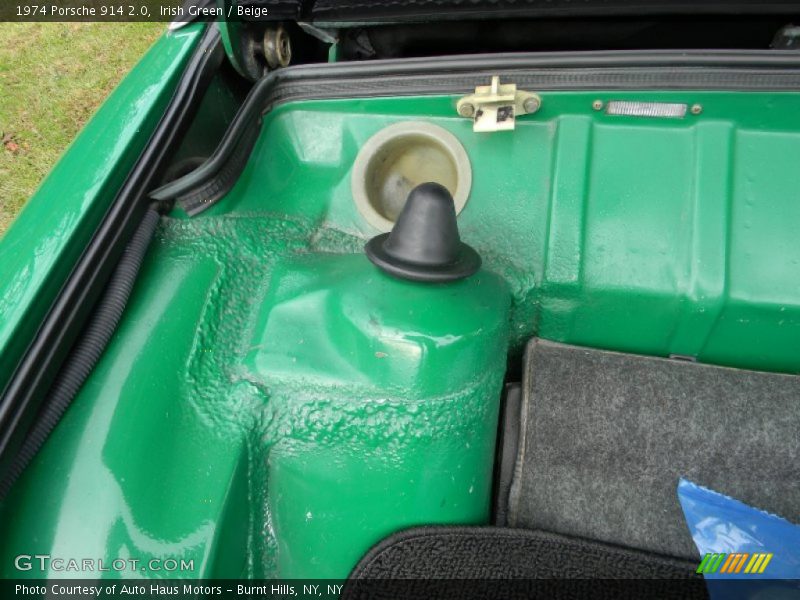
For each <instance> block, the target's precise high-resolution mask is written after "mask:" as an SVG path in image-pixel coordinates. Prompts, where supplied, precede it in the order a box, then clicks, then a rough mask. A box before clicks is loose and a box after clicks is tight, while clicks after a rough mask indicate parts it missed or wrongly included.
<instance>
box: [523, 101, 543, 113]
mask: <svg viewBox="0 0 800 600" xmlns="http://www.w3.org/2000/svg"><path fill="white" fill-rule="evenodd" d="M540 106H541V102H540V101H539V99H538V98H527V99H526V100H525V102H523V103H522V108H523V109H524V110H525V112H526V113H535V112H536V111H537V110H539V107H540Z"/></svg>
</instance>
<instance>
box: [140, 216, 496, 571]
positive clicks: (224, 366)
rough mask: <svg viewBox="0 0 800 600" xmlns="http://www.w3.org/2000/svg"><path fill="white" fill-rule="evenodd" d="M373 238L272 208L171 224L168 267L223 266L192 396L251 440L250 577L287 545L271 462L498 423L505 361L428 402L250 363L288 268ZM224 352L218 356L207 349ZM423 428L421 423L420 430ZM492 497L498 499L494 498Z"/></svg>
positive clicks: (214, 422) (383, 450) (212, 419)
mask: <svg viewBox="0 0 800 600" xmlns="http://www.w3.org/2000/svg"><path fill="white" fill-rule="evenodd" d="M363 243H364V242H363V239H361V238H358V237H356V236H352V235H350V234H347V233H344V232H341V231H338V230H336V229H332V228H329V227H326V226H325V225H323V224H320V223H314V222H311V221H309V220H305V219H302V218H292V217H287V216H286V215H274V214H266V213H249V214H241V215H236V216H224V217H205V216H204V217H202V218H197V219H192V220H183V219H174V218H165V219H162V222H161V225H160V226H159V229H158V232H157V237H156V243H155V245H156V246H157V247H158V251H159V253H160V255H159V257H158V259H159V260H161V261H164V260H169V261H188V262H190V263H195V262H201V261H206V260H208V259H212V260H213V262H214V263H215V264H216V265H217V275H216V277H215V278H214V279H213V282H212V283H211V285H210V287H209V288H208V290H206V291H205V298H204V299H203V301H202V304H203V309H202V316H201V319H200V322H199V324H198V329H197V331H196V332H195V334H194V335H195V339H194V343H193V351H192V353H191V356H190V357H189V359H188V361H187V363H186V365H185V367H184V368H185V369H186V371H187V379H186V383H185V386H184V389H183V390H182V394H181V395H182V396H183V397H184V398H185V400H186V402H188V403H189V404H190V405H191V407H192V409H193V411H194V412H195V414H197V415H198V416H199V417H200V418H201V420H202V421H204V422H205V424H206V426H207V427H208V428H209V430H211V431H217V432H220V433H221V432H227V433H228V434H229V435H233V436H237V435H243V436H244V437H245V438H246V439H247V456H248V458H247V460H248V462H249V465H248V467H247V477H248V479H249V482H250V483H249V486H248V488H249V489H248V496H249V499H248V502H247V509H248V510H249V511H250V515H249V516H248V521H249V523H250V526H249V528H250V533H249V535H248V544H247V545H248V548H247V550H246V554H247V557H248V560H247V562H248V566H247V576H248V577H256V578H263V577H275V576H278V575H280V572H279V565H278V562H277V558H278V556H279V553H280V550H279V539H278V537H279V536H278V535H277V534H278V532H277V529H276V528H277V526H278V524H277V523H276V522H275V515H274V514H273V508H272V506H271V501H270V497H269V493H270V481H269V479H270V476H269V465H270V464H271V463H274V462H276V461H284V460H286V459H287V457H292V456H296V455H299V454H300V455H301V454H302V453H303V452H308V451H309V450H310V449H315V451H317V452H320V451H324V450H325V449H326V448H328V447H329V446H330V444H332V443H336V444H344V445H345V446H348V447H350V449H351V451H352V452H353V453H354V454H359V455H360V456H363V455H364V453H365V452H370V453H372V454H373V455H374V457H375V461H376V464H377V463H381V462H386V463H387V464H392V463H393V461H394V463H397V461H398V460H399V459H400V458H401V457H403V456H404V455H405V454H407V453H408V452H409V446H417V447H426V446H435V445H436V444H437V443H438V442H439V441H440V440H441V438H442V435H441V433H442V432H443V431H446V430H447V428H448V427H452V426H453V425H452V423H453V417H454V415H458V421H459V422H460V423H464V424H469V426H467V425H464V427H465V428H466V429H469V430H473V431H477V430H479V429H480V428H481V427H482V425H483V424H485V423H487V422H492V418H496V415H494V416H493V415H489V414H487V409H486V406H485V403H482V402H479V401H478V400H479V399H480V398H482V397H491V396H494V395H496V394H498V393H499V392H498V391H497V390H498V389H499V388H500V386H501V379H502V374H503V368H502V367H503V363H504V357H498V362H499V365H498V368H495V369H494V370H493V371H492V373H491V376H478V377H476V378H475V380H474V381H473V382H471V386H470V389H468V390H464V391H459V392H455V393H451V394H446V395H441V396H438V397H428V398H425V399H424V401H423V400H420V401H412V402H409V401H408V399H401V398H399V397H395V396H393V394H392V393H391V392H390V391H388V390H379V389H375V388H374V387H371V386H358V385H347V386H342V385H326V384H324V383H320V382H317V381H312V380H309V379H290V380H287V379H285V378H282V377H280V376H278V377H274V378H273V377H261V376H258V375H256V374H255V373H253V372H252V371H251V370H249V369H248V368H247V367H246V366H245V365H244V364H243V363H244V362H245V361H244V358H245V356H246V355H247V353H248V352H250V351H252V349H253V347H252V345H251V343H250V340H251V339H252V338H253V337H254V336H253V329H254V327H255V323H256V320H257V319H256V315H257V313H258V311H259V310H260V309H261V305H262V303H263V302H264V298H265V296H267V294H268V291H269V288H270V287H271V283H272V279H271V275H272V273H273V270H274V267H275V265H276V262H277V261H280V260H283V259H284V258H286V257H289V256H293V255H298V254H306V253H309V252H311V253H331V254H357V253H360V252H362V251H363ZM209 348H213V352H209V351H208V349H209ZM421 424H422V426H420V425H421ZM487 502H488V501H487Z"/></svg>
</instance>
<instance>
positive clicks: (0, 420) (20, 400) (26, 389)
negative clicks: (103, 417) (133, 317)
mask: <svg viewBox="0 0 800 600" xmlns="http://www.w3.org/2000/svg"><path fill="white" fill-rule="evenodd" d="M224 56H225V53H224V49H223V46H222V43H221V38H220V35H219V32H218V30H217V29H216V28H214V27H210V28H208V29H207V31H206V33H205V34H204V36H203V38H202V39H201V40H200V42H199V44H198V47H197V48H196V49H195V51H194V54H193V55H192V57H191V59H190V62H189V64H188V65H187V67H186V70H185V71H184V74H183V75H182V77H181V79H180V81H179V82H178V85H177V88H176V90H175V93H174V94H173V97H172V99H171V100H170V103H169V105H168V106H167V109H166V111H165V113H164V115H163V117H162V118H161V121H160V122H159V124H158V125H157V127H156V130H155V132H154V133H153V135H152V137H151V138H150V141H149V142H148V143H147V146H146V147H145V149H144V150H143V151H142V154H141V155H140V157H139V159H138V161H137V163H136V164H135V165H134V167H133V169H132V171H131V173H130V174H129V175H128V178H127V179H126V181H125V183H124V184H123V186H122V188H121V189H120V191H119V193H118V194H117V196H116V198H115V199H114V201H113V202H112V203H111V205H110V207H109V209H108V211H107V213H106V215H105V217H104V218H103V220H102V222H101V223H100V225H99V226H98V229H97V230H96V232H95V234H94V236H93V238H92V240H91V241H90V242H89V245H88V246H87V247H86V249H85V250H84V252H83V254H82V255H81V258H80V259H79V261H78V262H77V264H76V265H75V267H74V268H73V270H72V273H71V274H70V276H69V277H68V278H67V281H66V282H65V283H64V285H63V287H62V289H61V291H60V293H59V295H58V296H57V298H56V299H55V301H54V302H53V304H52V306H51V308H50V310H49V312H48V314H47V316H46V317H45V319H44V321H43V322H42V324H41V326H40V328H39V331H38V332H37V335H36V337H35V338H34V339H33V341H32V343H31V345H30V346H29V348H28V350H27V352H26V353H25V355H24V356H23V357H22V359H21V361H20V362H19V364H18V365H17V368H16V370H15V371H14V374H13V375H12V377H11V379H10V380H9V382H8V384H7V385H6V388H5V390H4V391H3V394H2V396H0V476H2V475H3V474H5V473H6V471H7V470H8V468H9V465H10V462H11V461H12V460H13V458H14V456H15V455H16V453H17V451H18V449H19V447H20V445H21V444H22V442H23V439H24V436H25V434H26V433H27V430H28V428H29V427H30V425H31V423H32V421H33V420H34V418H35V416H36V414H37V413H38V412H39V411H40V408H41V406H40V405H41V403H42V402H43V400H44V398H45V396H46V394H47V392H48V390H49V388H50V386H51V385H52V383H53V381H54V380H55V377H56V374H57V373H58V371H59V369H60V368H61V365H62V363H63V361H64V359H65V358H66V356H67V355H68V353H69V352H70V349H71V348H72V346H73V344H74V343H75V340H76V339H77V338H78V336H79V334H80V332H81V330H82V328H83V326H84V324H85V322H86V319H87V318H88V316H89V314H90V313H91V311H92V309H93V307H94V305H95V303H96V301H97V299H98V298H99V296H100V294H101V293H102V291H103V289H104V287H105V284H106V282H107V281H108V278H109V277H110V275H111V272H112V271H113V269H114V267H115V265H116V264H117V263H118V261H119V259H120V256H121V255H122V252H123V250H124V248H125V246H126V245H127V243H128V241H129V240H130V238H131V236H132V235H133V232H134V230H135V229H136V227H137V225H138V223H139V222H141V220H142V218H143V216H144V214H145V212H146V210H147V208H148V206H149V204H150V202H149V201H148V200H147V198H146V193H147V191H148V190H149V189H151V188H152V186H153V184H154V183H155V182H156V177H157V175H158V173H159V170H160V169H161V168H162V167H163V164H164V162H165V161H166V160H167V159H168V158H169V157H170V156H171V154H172V152H173V151H174V149H175V148H176V147H177V144H178V143H179V141H180V139H181V137H182V136H183V134H184V133H185V131H186V129H187V128H188V126H189V124H190V123H191V120H192V118H194V115H195V114H196V112H197V109H198V107H199V103H200V100H201V99H202V96H203V92H204V91H205V90H206V89H207V88H208V85H209V84H210V82H211V80H212V78H213V76H214V75H215V74H216V72H217V71H218V69H219V66H220V65H221V64H222V61H223V59H224Z"/></svg>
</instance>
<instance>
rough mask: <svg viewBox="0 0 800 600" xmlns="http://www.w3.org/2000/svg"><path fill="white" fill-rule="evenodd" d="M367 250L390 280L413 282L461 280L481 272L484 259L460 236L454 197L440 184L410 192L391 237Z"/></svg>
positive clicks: (383, 236)
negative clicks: (389, 276) (478, 271)
mask: <svg viewBox="0 0 800 600" xmlns="http://www.w3.org/2000/svg"><path fill="white" fill-rule="evenodd" d="M365 250H366V252H367V256H368V257H369V259H370V260H371V261H372V262H373V263H375V264H376V265H377V266H378V267H380V268H381V269H383V270H384V271H386V272H387V273H389V274H390V275H394V276H395V277H401V278H403V279H411V280H414V281H428V282H437V281H453V280H456V279H463V278H464V277H469V276H470V275H472V274H473V273H475V272H476V271H477V270H478V269H479V268H480V266H481V257H480V256H479V255H478V253H477V252H476V251H475V250H474V249H473V248H471V247H470V246H467V245H466V244H465V243H463V242H462V241H461V238H460V237H459V235H458V224H457V223H456V208H455V204H453V197H452V196H451V195H450V192H448V191H447V188H445V187H444V186H441V185H439V184H438V183H423V184H421V185H418V186H417V187H415V188H414V189H413V190H411V193H410V194H409V195H408V200H407V201H406V205H405V207H404V208H403V211H402V212H401V213H400V216H399V217H397V222H396V223H395V225H394V229H392V231H391V233H384V234H381V235H378V236H376V237H374V238H372V239H371V240H370V241H369V242H367V245H366V246H365Z"/></svg>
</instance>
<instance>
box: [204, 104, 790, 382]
mask: <svg viewBox="0 0 800 600" xmlns="http://www.w3.org/2000/svg"><path fill="white" fill-rule="evenodd" d="M542 98H543V105H542V109H541V110H540V111H539V112H538V113H536V114H535V115H531V116H527V117H523V118H521V119H519V120H518V121H517V129H516V130H515V131H514V132H500V133H496V134H476V133H473V132H472V129H471V124H470V122H469V121H468V120H466V119H460V118H458V117H456V116H455V111H454V108H453V107H454V104H455V101H456V100H457V98H455V97H430V98H420V99H414V100H409V99H404V98H397V99H372V100H363V101H359V102H348V101H325V102H306V103H296V104H292V105H289V106H284V107H281V108H280V109H278V110H277V111H275V112H274V113H273V114H272V115H271V116H270V117H269V118H268V119H267V121H266V123H265V130H264V134H263V135H262V137H261V140H260V142H259V145H258V146H257V147H256V150H255V152H254V154H253V157H252V159H251V161H250V163H249V167H248V169H247V171H246V172H245V174H244V176H243V177H242V179H241V180H240V182H239V185H238V186H237V187H236V188H235V189H234V190H233V192H232V193H231V194H230V195H229V196H228V197H227V198H226V199H225V201H224V202H222V203H220V204H219V205H218V206H217V207H215V208H214V209H212V210H213V214H217V215H220V214H225V213H227V212H230V211H237V212H238V211H241V212H244V213H253V212H260V211H265V212H281V213H284V212H285V213H290V214H301V215H304V216H305V217H307V218H310V219H313V220H318V221H319V222H320V223H321V224H323V223H324V227H325V228H326V229H332V230H338V231H343V232H347V233H350V234H353V235H356V236H364V237H368V236H370V235H372V234H374V233H375V231H374V230H373V229H372V228H371V227H370V226H369V225H368V224H367V223H366V222H365V221H364V220H363V219H362V218H361V216H360V215H359V214H358V212H357V211H356V210H355V208H354V206H353V202H352V200H351V195H350V182H349V175H350V169H351V167H352V163H353V160H354V158H355V156H356V154H357V153H358V149H359V148H360V147H361V145H363V143H364V142H365V141H366V140H367V139H368V138H369V137H370V136H371V135H372V134H374V133H375V132H377V131H378V130H380V129H381V128H382V127H384V126H386V125H388V124H391V123H394V122H397V121H400V120H404V119H409V118H414V119H416V118H424V119H426V120H430V121H432V122H434V123H436V124H438V125H440V126H442V127H444V128H445V129H448V130H449V131H451V132H452V133H453V134H454V135H456V137H458V138H459V140H460V141H461V142H462V144H463V145H464V147H465V148H466V150H467V153H468V154H469V157H470V161H471V163H472V168H473V186H472V192H471V194H470V199H469V203H468V205H467V207H466V209H465V210H464V212H463V213H462V214H461V216H460V217H459V223H460V226H461V229H462V233H463V235H464V237H465V238H466V239H467V240H469V242H470V243H471V244H473V245H474V246H476V247H477V248H478V250H479V251H480V252H481V254H482V255H483V256H484V259H485V262H486V264H487V266H488V268H490V269H491V270H494V271H496V272H498V273H501V274H503V275H504V276H505V277H506V279H507V280H508V282H509V283H510V285H511V287H512V289H513V290H514V300H515V302H514V307H513V312H514V331H515V335H514V344H513V347H514V348H515V349H516V350H517V351H519V350H521V347H522V342H523V341H524V340H525V339H527V338H529V337H530V336H532V335H539V336H541V337H545V338H549V339H553V340H557V341H563V342H569V343H575V344H580V345H587V346H595V347H602V348H609V349H617V350H623V351H630V352H640V353H646V354H654V355H662V356H666V355H670V354H680V355H687V356H695V357H697V358H698V360H701V361H703V362H709V363H716V364H722V365H730V366H737V367H747V368H755V369H764V370H772V371H785V372H800V283H799V282H800V246H798V244H797V243H796V234H795V229H796V225H797V223H798V222H799V221H798V218H799V217H800V215H799V214H798V207H799V206H800V198H799V197H798V191H797V186H796V185H794V183H793V182H794V179H795V169H794V167H793V165H794V161H795V158H796V157H797V156H798V155H799V153H800V121H798V119H797V114H798V113H797V111H798V110H799V109H800V95H798V94H794V93H756V92H751V93H747V92H740V93H733V92H652V91H650V92H609V93H602V92H571V93H566V92H549V93H543V94H542ZM595 99H601V100H603V101H607V100H609V99H617V100H642V101H664V102H685V103H688V104H695V103H697V104H700V105H701V106H702V108H703V110H702V113H701V114H699V115H692V114H687V116H686V117H685V118H683V119H666V118H662V119H658V118H642V117H625V116H612V115H607V114H606V113H605V112H603V111H595V110H593V108H592V103H593V101H594V100H595Z"/></svg>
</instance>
